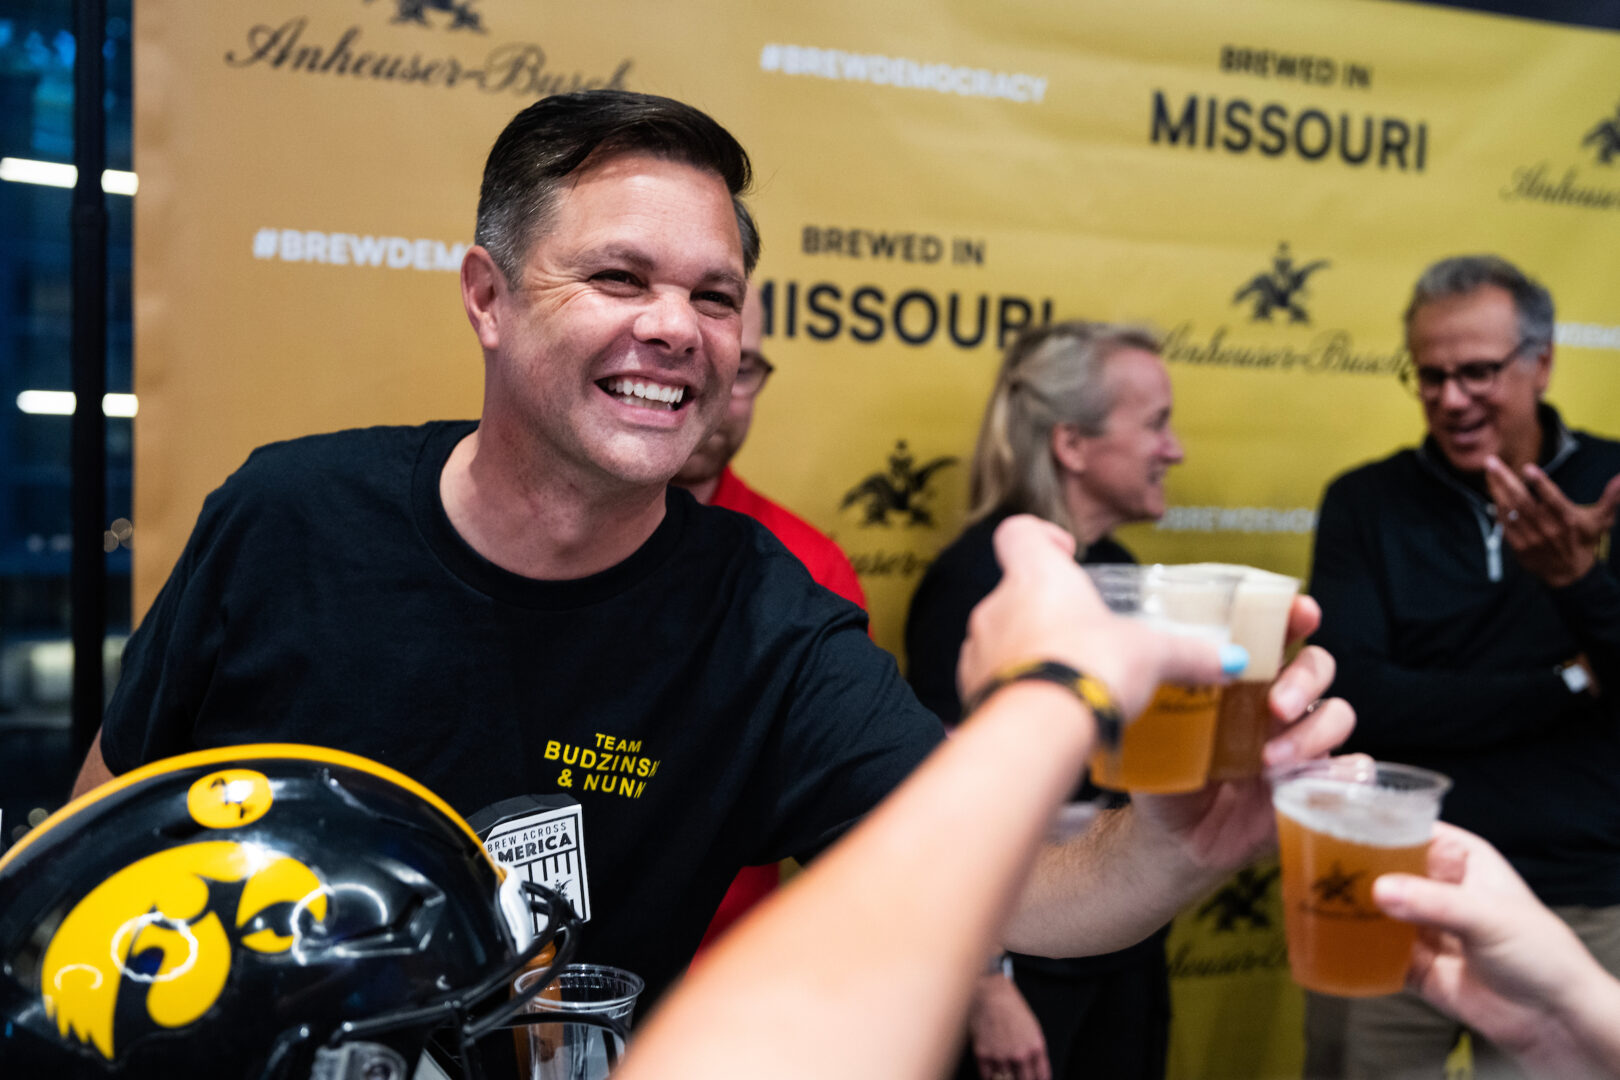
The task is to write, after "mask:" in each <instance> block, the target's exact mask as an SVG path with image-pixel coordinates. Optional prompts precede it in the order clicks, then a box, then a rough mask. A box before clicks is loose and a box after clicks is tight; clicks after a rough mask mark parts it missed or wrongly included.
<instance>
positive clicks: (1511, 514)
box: [1507, 510, 1519, 521]
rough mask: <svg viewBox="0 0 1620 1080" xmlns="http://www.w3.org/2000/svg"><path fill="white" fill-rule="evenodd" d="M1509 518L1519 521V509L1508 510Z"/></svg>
mask: <svg viewBox="0 0 1620 1080" xmlns="http://www.w3.org/2000/svg"><path fill="white" fill-rule="evenodd" d="M1507 519H1508V520H1509V521H1518V520H1519V512H1518V511H1517V510H1509V511H1508V512H1507Z"/></svg>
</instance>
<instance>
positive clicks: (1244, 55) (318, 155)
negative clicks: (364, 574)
mask: <svg viewBox="0 0 1620 1080" xmlns="http://www.w3.org/2000/svg"><path fill="white" fill-rule="evenodd" d="M135 21H136V37H137V47H136V51H135V55H136V58H137V68H136V105H137V113H136V162H137V167H138V170H139V172H140V176H141V191H140V195H139V198H138V199H137V216H136V238H137V243H136V348H137V354H138V363H137V368H136V370H137V391H138V394H139V398H140V413H139V417H138V419H137V421H136V439H137V443H136V446H137V455H138V456H137V476H136V520H137V522H138V524H139V528H140V534H139V546H138V548H137V553H136V568H135V590H136V604H137V610H144V609H145V607H146V605H147V604H148V603H149V602H150V600H151V597H152V596H153V594H154V593H155V592H156V590H157V588H158V587H159V586H160V585H161V583H162V581H163V579H164V577H165V576H166V575H167V573H168V570H169V568H170V567H171V566H172V565H173V562H174V560H175V558H176V556H177V554H178V552H179V550H180V548H181V545H182V544H183V543H184V541H185V538H186V535H187V533H188V532H189V530H190V528H191V525H192V522H193V520H194V518H195V516H196V513H197V510H198V508H199V507H200V505H201V502H202V499H203V497H204V495H205V494H206V493H207V492H208V491H209V490H211V489H212V488H213V487H215V486H216V485H217V484H218V483H219V482H220V481H221V480H222V479H223V478H224V477H225V476H226V475H227V474H228V473H229V472H230V471H231V470H232V469H233V468H234V467H235V466H236V465H237V464H238V463H240V461H241V460H242V459H243V458H244V457H245V456H246V454H247V453H248V451H249V450H250V449H251V448H253V447H254V446H256V445H258V444H261V443H264V442H268V441H271V440H275V439H281V438H286V437H289V436H295V435H299V434H303V433H307V432H313V431H320V430H328V429H334V428H339V427H349V426H356V425H364V424H374V423H400V422H417V421H422V420H426V419H429V418H435V417H445V416H472V415H474V414H476V412H477V409H478V403H479V391H480V375H481V364H480V357H479V352H478V349H477V346H476V343H475V341H474V340H473V337H472V335H471V333H470V331H469V330H468V328H467V326H466V323H465V321H464V317H463V315H462V312H461V307H460V302H459V297H458V294H457V288H456V277H455V274H454V270H455V267H456V264H457V262H458V260H459V256H460V253H461V251H462V250H464V245H465V244H467V243H468V242H469V241H470V239H471V233H472V224H473V213H474V208H475V204H476V199H477V187H478V177H479V172H480V169H481V166H482V163H483V158H484V155H485V153H486V152H487V149H488V147H489V145H490V143H491V141H492V140H493V138H494V136H495V134H496V133H497V132H498V131H499V130H500V128H501V127H502V125H503V124H504V123H505V122H506V120H507V119H508V118H509V117H510V116H511V115H512V114H513V113H514V112H515V111H516V110H517V109H519V108H520V107H521V106H522V105H524V104H525V103H527V102H528V101H529V100H532V99H533V98H534V97H536V96H538V95H540V94H545V93H550V92H554V91H558V90H568V89H574V88H577V87H585V86H605V85H611V86H621V87H625V88H629V89H635V90H645V91H651V92H656V93H661V94H668V95H671V96H674V97H679V98H682V99H685V100H687V101H690V102H692V103H694V104H696V105H698V106H700V107H702V108H704V109H706V110H708V111H709V112H711V113H712V114H713V115H715V116H716V117H717V118H718V119H720V120H721V122H723V123H724V124H726V125H727V126H728V127H730V128H731V129H732V130H733V131H734V132H735V133H736V134H737V135H738V136H739V137H740V138H741V139H742V141H743V142H744V144H745V145H746V146H747V147H748V148H749V150H750V152H751V153H752V154H753V157H754V162H755V165H756V167H757V170H758V175H759V184H758V191H757V194H756V195H755V196H754V199H753V204H754V208H755V210H756V213H757V215H758V218H759V220H760V222H761V225H762V229H763V236H764V248H765V256H764V260H763V262H762V263H761V267H760V271H759V274H758V277H759V279H760V280H761V281H762V283H763V284H764V286H765V288H766V289H768V290H769V298H770V304H769V311H770V337H769V339H768V343H767V347H768V350H769V352H770V355H771V357H772V359H773V361H775V362H776V363H777V365H778V369H779V370H778V374H777V375H776V376H775V378H774V380H773V382H772V383H771V385H770V387H769V389H768V390H767V391H766V393H765V394H764V396H763V397H762V399H761V402H760V406H759V412H758V417H757V420H756V424H755V427H754V433H753V435H752V437H751V439H750V442H749V444H748V446H747V448H746V449H745V450H744V452H743V454H742V457H741V458H740V460H739V470H740V471H741V472H742V473H743V474H744V475H745V476H746V477H747V478H748V480H749V481H750V482H752V483H754V484H755V485H757V486H758V487H760V488H761V489H763V490H764V491H765V492H767V493H769V494H770V495H771V496H773V497H775V498H778V499H779V500H781V501H783V502H785V503H786V504H787V505H789V506H791V507H792V508H794V509H795V510H797V511H798V512H799V513H801V514H802V515H804V516H805V517H807V518H809V519H810V520H811V521H812V522H814V523H815V524H817V525H819V526H820V527H821V528H823V529H824V530H825V531H827V532H829V533H831V534H833V535H834V536H835V537H836V538H837V539H838V540H839V542H840V543H841V544H843V546H844V547H845V549H846V550H847V551H848V552H849V554H850V555H851V557H852V559H853V560H854V561H855V563H856V566H857V568H858V569H859V570H860V571H861V573H862V578H863V583H864V584H865V587H866V590H867V593H868V596H869V597H870V599H871V605H872V612H873V619H874V626H875V631H876V636H877V638H878V640H879V642H880V643H882V644H884V645H885V646H889V647H897V646H898V643H899V630H900V627H901V625H902V622H903V618H904V611H905V605H906V602H907V599H908V598H909V596H910V592H911V590H912V588H913V587H914V586H915V584H916V581H917V578H918V575H919V574H920V572H921V570H922V568H923V567H924V566H925V565H926V563H927V561H928V559H930V558H931V557H932V556H933V554H934V553H935V552H936V551H937V550H938V549H939V548H940V547H941V546H942V545H943V544H944V543H946V542H947V541H948V540H949V539H950V538H951V537H952V536H953V535H954V534H955V532H956V530H957V528H958V526H959V524H960V520H961V515H962V511H963V508H964V502H965V491H966V460H967V457H968V455H969V454H970V452H971V448H972V441H973V437H974V433H975V430H976V428H977V424H978V418H979V414H980V410H981V408H982V405H983V401H984V397H985V393H986V390H987V388H988V386H989V384H990V382H991V379H992V376H993V373H994V369H995V365H996V360H997V349H998V345H999V343H1000V342H1001V341H1002V339H1003V337H1004V336H1005V334H1007V333H1010V332H1012V331H1013V330H1015V329H1016V328H1017V327H1018V326H1019V325H1022V324H1024V323H1026V322H1029V321H1032V320H1040V319H1044V318H1049V317H1057V318H1067V317H1088V318H1101V319H1124V320H1133V321H1147V322H1151V323H1153V324H1155V325H1157V326H1158V327H1159V328H1160V329H1162V330H1163V331H1164V332H1165V333H1166V334H1167V335H1168V336H1169V340H1170V346H1169V349H1168V353H1167V355H1168V359H1169V360H1170V361H1171V365H1172V366H1171V372H1172V376H1173V378H1174V382H1175V390H1176V395H1177V411H1176V426H1177V428H1178V431H1179V433H1180V434H1181V436H1182V438H1183V441H1184V442H1185V443H1186V445H1187V448H1188V460H1187V463H1186V464H1185V465H1183V466H1182V467H1180V468H1179V469H1177V470H1175V471H1174V472H1173V473H1172V474H1171V479H1170V485H1169V486H1170V500H1171V503H1172V508H1171V511H1170V513H1169V515H1168V516H1167V517H1166V519H1165V520H1164V521H1163V522H1161V523H1160V524H1159V525H1158V526H1157V527H1151V526H1137V527H1133V528H1131V529H1129V530H1126V532H1125V534H1124V535H1123V537H1122V538H1123V539H1124V540H1125V542H1126V543H1127V544H1128V545H1130V546H1131V547H1132V548H1134V549H1135V551H1136V552H1137V554H1138V555H1139V556H1140V557H1143V558H1145V559H1162V560H1170V561H1182V560H1204V559H1219V560H1228V561H1240V562H1249V563H1254V564H1257V565H1261V566H1267V567H1271V568H1273V569H1278V570H1282V571H1287V572H1293V573H1303V572H1304V571H1305V570H1306V563H1307V559H1308V553H1309V542H1310V529H1311V525H1312V520H1313V514H1314V507H1315V505H1316V502H1317V499H1318V497H1319V495H1320V492H1321V490H1322V487H1323V485H1324V484H1325V483H1326V481H1327V480H1328V479H1329V478H1331V477H1332V476H1333V475H1335V474H1336V473H1338V472H1340V471H1342V470H1344V469H1345V468H1347V467H1349V466H1351V465H1354V464H1357V463H1359V462H1362V461H1365V460H1368V459H1369V458H1372V457H1375V456H1381V455H1383V454H1385V453H1387V452H1389V451H1390V450H1391V449H1393V448H1394V447H1395V446H1397V445H1399V444H1403V443H1409V442H1411V441H1413V440H1414V439H1415V438H1416V437H1417V436H1418V434H1419V432H1420V428H1421V423H1420V417H1419V412H1418V408H1417V405H1416V403H1415V402H1414V401H1413V400H1411V399H1410V398H1408V397H1407V396H1406V395H1405V393H1404V391H1402V390H1401V389H1400V388H1399V386H1398V385H1397V382H1396V378H1395V374H1394V369H1395V365H1396V364H1397V363H1398V361H1399V334H1398V322H1397V315H1398V312H1399V311H1400V309H1401V306H1402V303H1403V299H1404V295H1405V292H1406V290H1407V289H1408V287H1409V285H1410V283H1411V281H1412V279H1413V278H1414V277H1415V275H1416V274H1417V272H1418V271H1419V270H1420V269H1421V268H1422V266H1424V265H1425V264H1426V263H1428V262H1429V261H1431V260H1432V259H1434V258H1436V257H1438V256H1442V255H1446V254H1455V253H1459V252H1463V251H1480V250H1489V251H1495V252H1499V253H1502V254H1504V255H1506V256H1507V257H1509V258H1511V259H1513V260H1514V261H1516V262H1518V263H1520V264H1521V265H1523V266H1524V267H1525V268H1526V269H1528V270H1530V271H1531V272H1532V273H1535V274H1537V275H1539V276H1540V277H1542V278H1543V279H1544V280H1545V281H1546V282H1547V283H1548V284H1549V285H1550V286H1551V288H1552V290H1553V292H1554V295H1555V296H1556V297H1557V300H1558V303H1559V307H1560V320H1561V326H1560V337H1561V341H1562V342H1563V345H1561V347H1560V349H1559V353H1558V364H1557V373H1556V376H1555V379H1554V383H1553V390H1552V397H1553V399H1554V400H1555V401H1557V402H1558V403H1559V404H1560V405H1561V406H1562V407H1563V409H1564V410H1565V413H1566V415H1567V416H1568V418H1569V419H1570V420H1571V421H1572V422H1573V423H1575V424H1577V425H1580V426H1585V427H1589V428H1592V429H1596V430H1598V431H1601V432H1604V433H1607V434H1610V435H1614V434H1620V425H1617V423H1616V419H1615V414H1614V412H1613V410H1612V408H1610V407H1608V406H1610V405H1611V404H1612V402H1614V401H1615V400H1616V393H1615V392H1616V389H1617V387H1620V372H1617V370H1616V366H1615V352H1614V350H1615V349H1616V348H1617V347H1620V302H1617V301H1616V300H1615V299H1613V289H1612V287H1611V282H1612V281H1613V280H1614V279H1615V276H1616V275H1615V270H1616V263H1617V261H1620V243H1617V240H1620V214H1617V213H1616V211H1617V210H1620V171H1617V170H1616V168H1615V167H1614V165H1612V164H1611V163H1609V162H1608V161H1605V160H1604V156H1605V154H1607V153H1609V152H1610V149H1611V148H1620V127H1614V126H1613V121H1612V119H1611V118H1613V117H1614V116H1615V100H1616V96H1617V88H1616V86H1615V82H1614V79H1613V74H1612V73H1613V72H1614V71H1615V70H1616V66H1617V64H1616V62H1617V61H1620V41H1617V40H1616V38H1615V37H1614V36H1613V35H1611V34H1605V33H1599V32H1593V31H1583V30H1575V29H1568V28H1562V27H1553V26H1549V25H1543V24H1539V23H1532V22H1526V21H1520V20H1512V19H1505V18H1500V17H1492V16H1484V15H1477V14H1471V13H1465V12H1460V11H1456V10H1450V9H1442V8H1430V7H1425V6H1421V5H1413V4H1398V3H1374V2H1368V0H1336V2H1334V0H1321V2H1316V3H1309V4H1303V3H1299V2H1297V0H1231V2H1228V3H1224V4H1220V5H1213V4H1199V3H1193V2H1172V0H1139V2H1137V3H1133V4H1105V3H1101V2H1094V3H1062V2H1057V0H1044V2H1037V0H1023V2H1008V3H998V4H981V3H973V2H955V3H950V2H944V0H935V2H926V3H925V2H921V0H914V2H894V3H884V4H874V3H871V2H869V0H868V2H854V0H821V2H820V3H817V4H813V5H811V4H796V3H780V2H779V3H749V4H743V3H732V4H726V3H720V2H715V0H708V2H703V0H685V2H682V3H679V4H671V3H658V2H653V0H645V2H631V0H597V2H595V3H591V4H571V5H561V4H536V3H532V2H527V0H329V2H326V3H318V4H317V3H312V2H310V0H260V2H258V3H255V4H253V5H243V4H237V3H220V4H180V3H176V2H174V0H143V2H142V3H140V4H139V5H137V6H136V10H135ZM1605 125H1609V127H1605ZM874 474H876V475H880V476H883V477H884V478H886V480H887V481H888V483H889V484H890V485H891V486H892V487H893V489H894V496H893V497H892V498H891V499H890V500H889V501H887V502H876V501H874V500H873V499H871V498H869V497H863V496H860V495H858V494H855V489H857V488H858V487H860V486H861V484H862V483H863V481H865V480H866V479H867V478H868V477H870V476H873V475H874ZM1269 888H1270V885H1269V882H1265V881H1257V879H1255V878H1253V877H1250V878H1247V879H1242V880H1240V881H1238V882H1234V883H1233V886H1232V890H1235V891H1228V892H1227V893H1223V894H1222V897H1223V898H1222V899H1220V902H1219V903H1218V904H1216V905H1215V906H1214V907H1208V908H1203V909H1200V910H1197V911H1193V912H1190V913H1189V914H1188V915H1187V916H1186V917H1184V920H1183V923H1182V925H1181V926H1178V928H1177V932H1176V937H1175V938H1174V939H1173V943H1172V959H1173V970H1174V972H1175V974H1176V977H1177V982H1176V987H1177V999H1176V1008H1177V1025H1176V1033H1175V1039H1174V1050H1173V1059H1172V1072H1173V1074H1174V1075H1175V1076H1177V1077H1193V1076H1234V1077H1236V1076H1259V1075H1278V1076H1284V1075H1290V1074H1293V1073H1297V1069H1298V1055H1299V1042H1298V1011H1299V1005H1298V998H1297V996H1296V995H1295V994H1294V992H1293V991H1292V990H1291V989H1290V987H1289V985H1288V983H1287V981H1286V979H1285V978H1284V977H1282V976H1281V975H1280V974H1279V966H1278V965H1279V959H1278V957H1279V954H1278V938H1277V936H1276V931H1275V927H1274V924H1275V921H1276V920H1275V912H1271V915H1270V916H1269V917H1268V915H1267V912H1268V910H1269V908H1268V907H1267V905H1268V904H1270V905H1273V906H1274V903H1275V900H1274V895H1272V892H1268V889H1269ZM1234 912H1235V914H1234Z"/></svg>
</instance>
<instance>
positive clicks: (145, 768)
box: [0, 743, 506, 879]
mask: <svg viewBox="0 0 1620 1080" xmlns="http://www.w3.org/2000/svg"><path fill="white" fill-rule="evenodd" d="M252 758H290V759H293V760H296V761H316V762H320V763H322V764H327V765H343V766H346V767H347V768H351V769H358V770H359V771H361V772H367V773H370V774H371V775H373V776H376V777H378V778H380V779H383V780H387V781H388V782H389V783H392V784H396V785H398V786H399V787H402V788H404V789H405V790H406V791H409V792H410V793H411V794H413V795H415V796H417V797H418V798H420V799H422V800H423V801H424V802H426V803H428V805H430V806H433V807H434V808H436V809H437V810H439V811H440V812H441V813H443V814H444V815H445V816H446V817H448V818H449V819H450V820H451V821H453V822H455V823H456V825H457V827H459V828H460V829H461V831H462V832H464V833H466V834H467V836H468V838H469V839H471V840H472V842H473V843H474V844H475V845H476V846H477V848H478V850H479V852H480V853H482V854H483V856H484V859H485V860H486V861H487V862H488V863H489V865H490V866H491V867H493V868H494V870H495V873H496V874H497V875H498V876H499V877H501V878H503V879H504V878H505V877H506V868H505V867H503V866H501V864H500V863H498V862H496V861H495V860H494V859H492V858H490V857H489V852H487V851H485V850H484V845H483V844H482V843H480V842H479V839H478V834H477V833H475V832H473V830H472V826H471V825H468V824H467V822H466V820H465V819H463V818H462V816H461V815H460V814H458V813H456V812H455V810H454V809H452V808H451V806H450V804H449V803H447V802H445V801H444V800H443V799H441V798H439V796H437V795H435V794H434V793H433V792H432V791H430V790H429V789H428V788H427V787H425V786H423V785H422V784H419V783H417V782H416V781H415V780H412V779H411V778H410V777H409V776H406V775H405V774H404V773H402V772H400V771H399V770H398V769H391V768H389V767H388V766H387V765H382V764H379V763H378V762H375V761H372V760H371V759H370V758H367V757H361V756H360V755H359V754H350V753H348V752H346V751H343V750H332V749H329V748H327V747H324V746H304V745H300V744H298V743H249V744H247V745H243V746H221V747H217V748H214V749H211V750H194V751H192V752H191V753H189V754H180V755H178V756H177V757H171V758H164V759H163V760H161V761H154V762H152V763H151V764H149V765H142V766H141V767H140V768H138V769H131V770H130V771H129V772H127V773H124V774H123V775H122V776H115V777H113V778H112V779H111V780H109V781H107V782H106V783H105V784H102V785H101V786H100V787H97V788H93V789H91V790H90V791H87V792H85V793H84V794H83V795H80V796H79V797H78V798H77V799H74V800H73V801H72V802H70V803H68V804H67V805H66V806H64V807H62V809H60V810H58V811H57V812H56V813H54V814H52V815H51V816H50V817H48V818H46V819H45V820H44V821H42V822H40V823H39V824H38V825H36V826H35V827H34V828H32V829H30V830H29V831H28V832H27V833H26V834H25V835H24V836H23V838H22V839H21V840H19V841H17V843H16V844H15V845H14V846H13V847H12V849H11V850H10V851H8V852H6V854H5V856H4V857H0V870H4V869H5V868H6V864H7V863H9V862H11V860H13V859H15V858H17V857H18V856H19V855H20V854H21V853H22V852H23V851H24V850H26V849H27V847H28V845H29V844H31V843H33V842H34V841H35V840H37V839H38V838H39V837H41V836H43V835H44V834H45V833H46V832H48V831H49V830H50V829H51V828H52V827H53V826H55V825H57V824H59V823H60V822H61V821H62V820H63V819H65V818H67V817H70V816H71V815H73V814H76V813H78V812H79V811H80V810H83V809H84V808H85V807H87V806H91V805H93V804H95V803H97V802H99V801H101V800H102V799H105V798H107V797H108V796H109V795H112V794H114V793H116V792H118V791H120V790H122V789H124V788H127V787H130V786H131V785H134V784H138V783H140V782H141V781H142V780H145V779H148V778H149V777H152V776H157V775H159V774H161V773H166V772H170V771H173V770H175V769H187V768H191V767H192V766H194V765H223V764H235V763H238V762H243V761H246V760H249V759H252Z"/></svg>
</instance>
